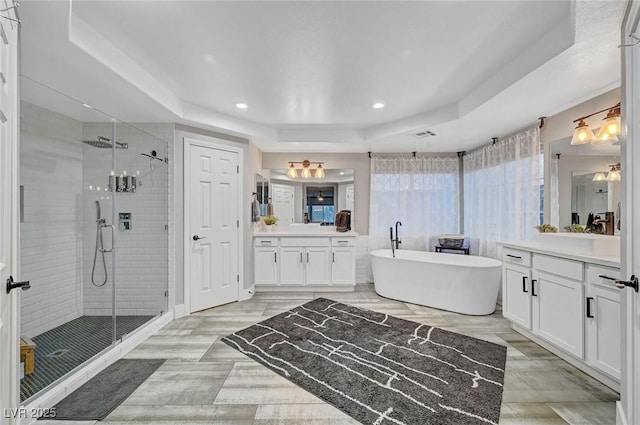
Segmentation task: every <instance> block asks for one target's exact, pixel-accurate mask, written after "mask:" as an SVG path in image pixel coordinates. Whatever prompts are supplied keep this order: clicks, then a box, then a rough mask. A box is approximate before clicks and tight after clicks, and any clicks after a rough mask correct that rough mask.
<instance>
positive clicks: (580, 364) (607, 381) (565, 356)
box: [511, 323, 620, 393]
mask: <svg viewBox="0 0 640 425" xmlns="http://www.w3.org/2000/svg"><path fill="white" fill-rule="evenodd" d="M511 328H512V329H513V330H514V331H516V332H518V333H519V334H522V335H524V336H526V337H527V338H529V339H530V340H531V341H533V342H535V343H536V344H538V345H540V346H541V347H543V348H545V349H546V350H548V351H551V352H552V353H553V354H555V355H556V356H558V357H560V358H561V359H562V360H564V361H566V362H567V363H569V364H571V366H575V367H576V368H578V369H580V370H581V371H583V372H584V373H586V374H587V375H589V376H591V377H593V378H595V379H596V380H598V381H600V382H601V383H603V384H604V385H606V386H607V387H609V388H611V389H612V390H614V391H616V392H617V393H620V383H619V382H617V381H616V380H615V379H613V378H611V377H609V376H607V375H605V374H604V373H602V372H600V371H598V370H596V369H594V368H592V367H591V366H589V365H587V364H586V363H584V361H583V360H580V359H576V358H575V357H573V356H572V355H571V354H569V353H566V352H564V351H563V350H561V349H560V348H558V347H556V346H555V345H553V344H550V343H548V342H546V341H545V340H543V339H542V338H540V337H538V336H536V335H534V334H532V333H531V332H530V331H528V330H526V329H524V328H521V327H520V326H518V325H516V324H514V323H511Z"/></svg>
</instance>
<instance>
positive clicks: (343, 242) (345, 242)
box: [331, 238, 356, 246]
mask: <svg viewBox="0 0 640 425" xmlns="http://www.w3.org/2000/svg"><path fill="white" fill-rule="evenodd" d="M355 239H356V238H331V245H333V246H355V245H356V242H355Z"/></svg>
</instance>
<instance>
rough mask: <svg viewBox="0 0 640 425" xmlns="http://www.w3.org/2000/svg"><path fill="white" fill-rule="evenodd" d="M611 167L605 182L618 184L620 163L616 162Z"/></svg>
mask: <svg viewBox="0 0 640 425" xmlns="http://www.w3.org/2000/svg"><path fill="white" fill-rule="evenodd" d="M610 167H611V171H609V173H607V181H609V182H619V181H620V178H621V175H620V163H619V162H618V163H617V164H614V165H610Z"/></svg>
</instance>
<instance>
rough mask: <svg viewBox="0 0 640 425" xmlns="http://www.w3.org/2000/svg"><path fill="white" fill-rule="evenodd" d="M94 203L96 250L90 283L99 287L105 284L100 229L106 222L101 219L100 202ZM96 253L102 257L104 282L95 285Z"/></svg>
mask: <svg viewBox="0 0 640 425" xmlns="http://www.w3.org/2000/svg"><path fill="white" fill-rule="evenodd" d="M95 202H96V249H95V250H94V252H93V267H92V268H91V283H92V284H93V286H96V287H101V286H104V285H105V284H106V283H107V261H106V259H105V258H104V242H103V240H102V227H104V226H105V224H106V220H105V219H104V218H102V214H101V213H100V201H95ZM98 251H100V253H101V255H102V268H103V269H104V280H103V281H102V282H101V283H96V279H95V274H96V261H97V260H98Z"/></svg>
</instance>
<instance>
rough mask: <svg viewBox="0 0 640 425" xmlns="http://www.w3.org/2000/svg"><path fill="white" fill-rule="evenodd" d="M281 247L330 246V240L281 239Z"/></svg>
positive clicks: (321, 238)
mask: <svg viewBox="0 0 640 425" xmlns="http://www.w3.org/2000/svg"><path fill="white" fill-rule="evenodd" d="M280 246H304V247H307V246H330V243H329V238H328V237H326V238H323V237H318V238H296V237H293V238H289V237H286V238H280Z"/></svg>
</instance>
